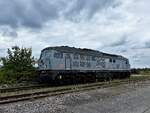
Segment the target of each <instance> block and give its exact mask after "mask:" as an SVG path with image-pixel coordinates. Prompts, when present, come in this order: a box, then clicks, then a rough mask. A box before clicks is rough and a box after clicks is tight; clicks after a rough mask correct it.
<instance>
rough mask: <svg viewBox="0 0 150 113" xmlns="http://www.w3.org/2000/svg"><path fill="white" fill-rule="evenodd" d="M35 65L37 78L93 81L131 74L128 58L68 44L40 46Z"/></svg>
mask: <svg viewBox="0 0 150 113" xmlns="http://www.w3.org/2000/svg"><path fill="white" fill-rule="evenodd" d="M38 65H39V77H40V79H41V80H46V81H59V82H60V81H68V80H69V81H89V80H91V81H92V80H99V79H111V78H125V77H129V76H130V64H129V61H128V59H127V58H124V57H122V56H119V55H111V54H106V53H103V52H99V51H95V50H90V49H79V48H74V47H68V46H60V47H48V48H45V49H43V50H42V52H41V56H40V59H39V64H38Z"/></svg>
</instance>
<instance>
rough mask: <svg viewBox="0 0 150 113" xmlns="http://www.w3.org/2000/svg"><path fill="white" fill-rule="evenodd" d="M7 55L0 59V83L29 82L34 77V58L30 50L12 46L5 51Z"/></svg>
mask: <svg viewBox="0 0 150 113" xmlns="http://www.w3.org/2000/svg"><path fill="white" fill-rule="evenodd" d="M7 53H8V55H7V56H6V57H3V58H1V59H0V60H1V62H2V64H3V67H1V68H0V83H14V82H21V81H31V80H32V79H33V78H34V77H35V75H36V70H35V67H34V63H35V60H34V57H32V49H31V48H19V47H18V46H14V47H12V48H11V49H8V51H7Z"/></svg>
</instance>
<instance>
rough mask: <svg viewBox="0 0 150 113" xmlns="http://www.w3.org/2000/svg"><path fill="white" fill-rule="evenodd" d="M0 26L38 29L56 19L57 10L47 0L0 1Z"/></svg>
mask: <svg viewBox="0 0 150 113" xmlns="http://www.w3.org/2000/svg"><path fill="white" fill-rule="evenodd" d="M0 10H1V13H0V24H1V25H6V26H11V27H13V28H16V27H20V26H25V27H31V28H38V27H41V26H42V25H43V23H45V22H46V21H48V20H52V19H55V18H57V17H58V9H57V7H55V5H53V4H52V3H51V2H49V1H48V0H44V1H41V0H22V1H20V0H11V1H10V0H0Z"/></svg>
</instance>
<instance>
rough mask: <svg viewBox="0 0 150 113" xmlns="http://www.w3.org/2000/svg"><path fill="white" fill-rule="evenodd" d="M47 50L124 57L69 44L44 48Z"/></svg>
mask: <svg viewBox="0 0 150 113" xmlns="http://www.w3.org/2000/svg"><path fill="white" fill-rule="evenodd" d="M45 50H57V51H61V52H66V53H67V52H69V53H70V52H71V53H78V54H88V55H91V56H106V57H117V58H124V57H122V56H121V55H114V54H108V53H103V52H100V51H97V50H92V49H87V48H75V47H69V46H56V47H47V48H45V49H43V50H42V51H45Z"/></svg>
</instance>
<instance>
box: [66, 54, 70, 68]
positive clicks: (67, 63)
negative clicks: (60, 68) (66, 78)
mask: <svg viewBox="0 0 150 113" xmlns="http://www.w3.org/2000/svg"><path fill="white" fill-rule="evenodd" d="M65 69H66V70H71V56H70V54H69V53H67V54H66V55H65Z"/></svg>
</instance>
